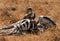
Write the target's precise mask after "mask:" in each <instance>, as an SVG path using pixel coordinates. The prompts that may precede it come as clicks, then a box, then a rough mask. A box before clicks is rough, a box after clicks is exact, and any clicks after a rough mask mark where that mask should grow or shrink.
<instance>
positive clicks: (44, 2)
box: [0, 0, 60, 41]
mask: <svg viewBox="0 0 60 41" xmlns="http://www.w3.org/2000/svg"><path fill="white" fill-rule="evenodd" d="M29 7H32V9H33V11H34V12H35V14H36V19H35V20H37V19H38V17H39V16H41V15H44V16H48V17H50V18H51V19H53V20H54V21H55V22H56V24H57V27H56V29H55V30H54V31H51V30H46V31H45V32H43V33H42V34H39V35H33V34H27V35H18V36H17V35H16V36H15V35H12V36H0V41H60V1H59V0H0V27H3V26H6V25H9V24H11V23H13V22H16V21H18V20H21V19H23V17H24V15H25V13H26V9H27V8H29ZM11 8H16V10H15V11H13V10H11ZM6 13H7V14H9V16H7V15H5V14H6Z"/></svg>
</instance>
